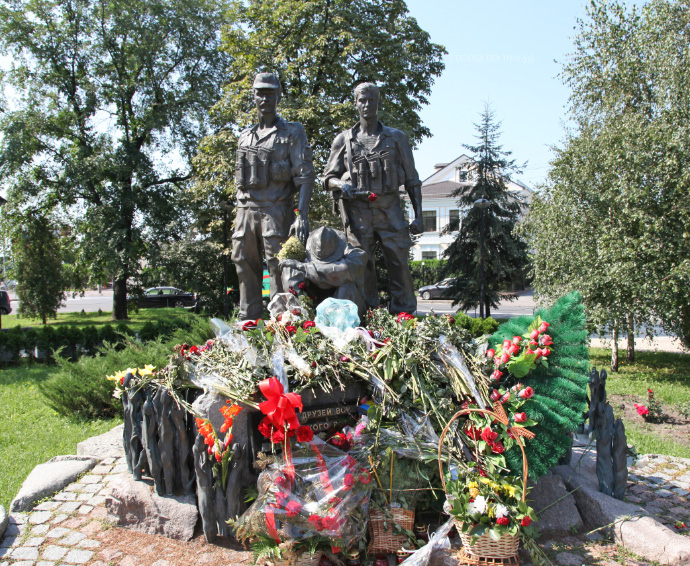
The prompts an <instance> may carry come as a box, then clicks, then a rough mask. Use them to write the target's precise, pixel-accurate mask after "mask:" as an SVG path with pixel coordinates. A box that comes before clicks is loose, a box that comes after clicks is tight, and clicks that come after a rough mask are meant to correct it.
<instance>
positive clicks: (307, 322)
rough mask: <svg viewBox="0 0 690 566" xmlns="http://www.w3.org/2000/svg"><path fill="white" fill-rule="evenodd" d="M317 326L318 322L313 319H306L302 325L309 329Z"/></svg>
mask: <svg viewBox="0 0 690 566" xmlns="http://www.w3.org/2000/svg"><path fill="white" fill-rule="evenodd" d="M314 327H316V323H315V322H314V321H313V320H305V321H304V324H303V325H302V328H304V330H309V329H310V328H314Z"/></svg>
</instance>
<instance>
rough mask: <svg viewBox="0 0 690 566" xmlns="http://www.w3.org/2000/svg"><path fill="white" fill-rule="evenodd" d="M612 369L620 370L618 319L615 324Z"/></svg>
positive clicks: (612, 344)
mask: <svg viewBox="0 0 690 566" xmlns="http://www.w3.org/2000/svg"><path fill="white" fill-rule="evenodd" d="M611 371H618V321H616V322H615V323H614V325H613V341H612V343H611Z"/></svg>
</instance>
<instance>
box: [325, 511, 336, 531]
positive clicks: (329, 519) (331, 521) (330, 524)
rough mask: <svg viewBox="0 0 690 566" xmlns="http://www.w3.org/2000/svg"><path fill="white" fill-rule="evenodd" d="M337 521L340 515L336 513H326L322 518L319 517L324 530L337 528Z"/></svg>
mask: <svg viewBox="0 0 690 566" xmlns="http://www.w3.org/2000/svg"><path fill="white" fill-rule="evenodd" d="M339 522H340V517H339V516H338V513H332V514H330V515H326V516H325V517H324V518H323V519H321V525H322V526H323V529H324V530H326V531H335V530H336V529H337V528H338V523H339Z"/></svg>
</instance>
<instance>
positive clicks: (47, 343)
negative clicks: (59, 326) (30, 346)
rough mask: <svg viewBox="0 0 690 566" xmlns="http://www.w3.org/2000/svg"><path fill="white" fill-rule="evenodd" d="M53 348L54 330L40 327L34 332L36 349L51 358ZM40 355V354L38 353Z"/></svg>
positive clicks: (46, 326) (47, 326)
mask: <svg viewBox="0 0 690 566" xmlns="http://www.w3.org/2000/svg"><path fill="white" fill-rule="evenodd" d="M54 348H55V328H54V327H52V326H49V325H45V326H42V327H41V328H39V329H38V331H37V332H36V349H37V350H39V351H41V352H44V353H46V355H47V357H48V358H50V357H51V355H52V354H51V352H52V350H53V349H54ZM39 355H40V352H39Z"/></svg>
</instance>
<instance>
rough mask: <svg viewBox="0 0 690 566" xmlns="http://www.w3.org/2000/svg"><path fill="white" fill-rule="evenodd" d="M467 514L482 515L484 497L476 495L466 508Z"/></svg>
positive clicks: (484, 503)
mask: <svg viewBox="0 0 690 566" xmlns="http://www.w3.org/2000/svg"><path fill="white" fill-rule="evenodd" d="M467 512H468V513H469V514H470V515H474V514H475V513H479V514H480V515H483V514H484V513H485V512H486V497H484V496H483V495H478V496H477V497H476V498H475V500H474V501H473V502H472V503H470V504H469V505H468V506H467Z"/></svg>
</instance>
